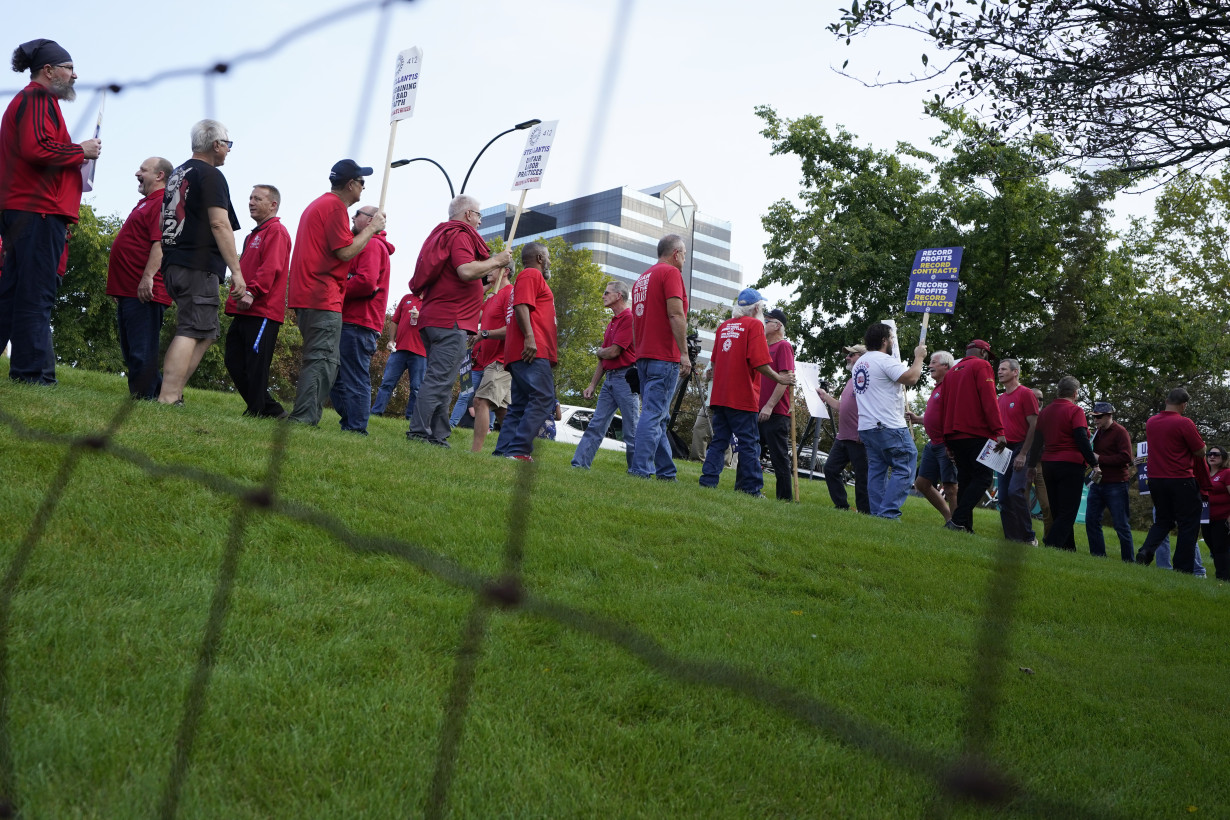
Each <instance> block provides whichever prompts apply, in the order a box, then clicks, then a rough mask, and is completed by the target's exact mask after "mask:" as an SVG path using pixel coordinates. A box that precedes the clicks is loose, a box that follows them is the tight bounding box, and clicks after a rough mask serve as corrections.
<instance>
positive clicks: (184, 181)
mask: <svg viewBox="0 0 1230 820" xmlns="http://www.w3.org/2000/svg"><path fill="white" fill-rule="evenodd" d="M227 137H228V135H227V132H226V126H224V125H223V124H222V123H220V122H218V121H217V120H201V121H200V122H198V123H197V124H196V125H194V126H192V157H191V158H190V159H189V160H188V161H187V162H185V163H184V164H183V165H181V166H179V167H178V168H176V169H175V170H174V171H173V172H172V173H171V178H170V179H168V180H167V187H166V190H165V191H164V192H163V197H162V275H163V280H164V282H165V284H166V288H167V293H168V294H170V296H171V298H172V299H174V300H175V309H176V325H175V338H173V339H172V340H171V344H170V345H169V346H168V347H167V355H166V359H165V360H164V361H163V365H162V371H163V377H162V392H161V394H160V395H159V396H158V401H160V402H162V403H163V404H183V401H184V385H185V384H187V382H188V379H189V378H190V377H191V376H192V374H193V373H194V372H196V368H197V365H199V364H200V363H201V357H202V356H204V355H205V351H206V350H208V349H209V347H210V345H212V344H213V343H214V340H215V339H217V338H218V335H219V325H218V304H219V302H220V299H219V296H218V290H219V286H220V284H221V281H222V279H223V277H224V276H225V275H226V269H227V268H230V269H231V292H232V293H233V294H234V295H235V298H236V299H241V298H243V295H244V293H245V291H246V287H245V285H244V281H243V273H242V272H241V271H240V269H239V255H238V254H237V253H236V252H235V231H236V230H238V228H239V218H238V217H237V216H235V208H234V207H233V206H232V205H231V191H230V188H229V187H228V186H227V184H226V177H224V176H222V172H221V171H219V170H218V166H219V165H222V164H223V163H224V162H226V157H227V155H228V154H229V153H230V151H231V141H230V139H228V138H227Z"/></svg>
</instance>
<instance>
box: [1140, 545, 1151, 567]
mask: <svg viewBox="0 0 1230 820" xmlns="http://www.w3.org/2000/svg"><path fill="white" fill-rule="evenodd" d="M1136 563H1138V564H1143V565H1144V566H1146V567H1147V566H1149V565H1150V564H1152V563H1153V552H1152V551H1150V552H1145V548H1144V547H1141V548H1140V552H1138V553H1136Z"/></svg>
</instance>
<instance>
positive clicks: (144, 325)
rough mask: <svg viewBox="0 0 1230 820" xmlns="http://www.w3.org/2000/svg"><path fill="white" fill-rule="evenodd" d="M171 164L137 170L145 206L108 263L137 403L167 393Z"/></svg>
mask: <svg viewBox="0 0 1230 820" xmlns="http://www.w3.org/2000/svg"><path fill="white" fill-rule="evenodd" d="M172 170H174V169H173V168H172V167H171V163H170V162H168V161H167V160H165V159H163V158H162V157H150V158H149V159H147V160H145V162H143V163H141V167H140V168H138V169H137V174H136V176H137V190H138V191H140V192H141V201H140V202H138V203H137V206H136V207H135V208H133V209H132V213H130V214H129V215H128V219H126V220H124V224H123V226H121V227H120V230H119V233H117V234H116V235H115V241H114V242H112V243H111V255H110V258H109V259H108V260H107V295H108V296H110V297H111V298H112V299H114V300H115V323H116V329H117V331H118V335H119V340H120V352H121V354H123V356H124V366H125V367H126V368H128V393H129V395H131V396H132V397H133V398H134V399H157V398H158V393H159V392H160V391H161V389H162V374H160V373H159V372H158V344H159V336H160V335H161V333H162V316H163V314H164V313H165V312H166V309H167V306H168V305H170V304H171V297H170V296H168V295H167V289H166V287H165V286H164V285H163V283H162V223H161V221H160V217H161V215H162V190H163V188H165V187H166V185H167V178H168V177H170V176H171V171H172Z"/></svg>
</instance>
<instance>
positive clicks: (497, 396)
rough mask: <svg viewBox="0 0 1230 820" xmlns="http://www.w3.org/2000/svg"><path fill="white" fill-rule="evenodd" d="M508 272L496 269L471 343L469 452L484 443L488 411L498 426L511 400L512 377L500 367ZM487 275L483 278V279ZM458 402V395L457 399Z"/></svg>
mask: <svg viewBox="0 0 1230 820" xmlns="http://www.w3.org/2000/svg"><path fill="white" fill-rule="evenodd" d="M511 273H512V271H510V270H509V269H508V268H500V269H499V271H498V272H497V274H496V280H495V285H494V286H493V287H492V290H491V295H490V296H489V297H487V300H486V301H485V302H483V311H482V315H481V316H480V317H479V330H478V335H479V337H480V338H479V340H478V341H477V342H475V343H474V350H473V356H474V370H477V371H478V374H479V377H478V383H477V384H474V382H473V380H472V379H471V382H470V383H471V384H474V400H473V405H474V440H473V441H472V442H471V443H470V452H472V453H477V452H480V451H481V450H482V449H483V445H484V444H486V442H487V434H488V433H489V432H491V414H492V413H495V416H496V419H497V420H498V421H499V422H500V424H501V426H503V423H504V416H505V415H506V414H507V411H508V403H509V402H510V401H511V400H512V376H511V375H510V374H509V372H508V370H507V369H506V368H505V367H504V339H505V337H506V336H507V335H508V325H507V324H506V323H505V321H506V318H505V317H507V315H508V308H509V303H510V302H511V301H512V294H513V286H512V285H511V284H510V283H509V281H508V278H509V275H510V274H511ZM490 276H491V274H487V277H484V282H485V281H486V279H487V278H489V277H490ZM457 401H458V402H460V401H461V399H460V398H458V400H457Z"/></svg>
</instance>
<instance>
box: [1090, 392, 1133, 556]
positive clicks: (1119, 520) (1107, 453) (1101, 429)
mask: <svg viewBox="0 0 1230 820" xmlns="http://www.w3.org/2000/svg"><path fill="white" fill-rule="evenodd" d="M1092 415H1093V427H1094V429H1093V440H1092V442H1091V443H1092V444H1093V452H1094V455H1096V456H1097V457H1098V463H1097V466H1095V467H1094V468H1093V472H1092V474H1091V478H1092V483H1091V484H1090V485H1089V496H1088V498H1087V499H1086V501H1085V535H1086V536H1088V538H1089V554H1090V555H1100V556H1102V557H1106V540H1105V538H1103V536H1102V511H1103V510H1109V511H1110V523H1111V526H1112V527H1114V528H1115V534H1117V535H1118V536H1119V557H1120V558H1122V559H1123V560H1124V561H1127V562H1128V563H1131V562H1132V561H1133V560H1135V556H1136V546H1135V544H1133V543H1132V522H1131V520H1130V514H1129V508H1128V479H1129V478H1130V477H1131V476H1130V471H1131V466H1132V437H1131V436H1130V435H1128V431H1127V429H1126V428H1125V427H1124V426H1123V425H1122V424H1119V423H1118V422H1117V421H1115V406H1114V405H1113V404H1111V403H1110V402H1108V401H1095V402H1094V403H1093V414H1092Z"/></svg>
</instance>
